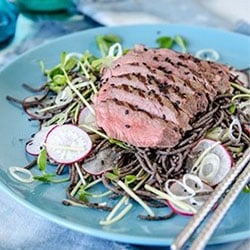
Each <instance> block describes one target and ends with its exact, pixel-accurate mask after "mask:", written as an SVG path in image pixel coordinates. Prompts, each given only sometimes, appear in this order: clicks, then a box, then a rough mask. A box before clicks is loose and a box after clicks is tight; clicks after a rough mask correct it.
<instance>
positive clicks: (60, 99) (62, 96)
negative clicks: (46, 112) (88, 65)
mask: <svg viewBox="0 0 250 250" xmlns="http://www.w3.org/2000/svg"><path fill="white" fill-rule="evenodd" d="M72 100H73V94H72V91H71V89H70V87H68V86H67V87H66V88H65V89H64V90H62V91H61V92H59V93H58V94H57V96H56V99H55V104H56V105H57V106H64V105H66V104H68V103H70V102H71V101H72Z"/></svg>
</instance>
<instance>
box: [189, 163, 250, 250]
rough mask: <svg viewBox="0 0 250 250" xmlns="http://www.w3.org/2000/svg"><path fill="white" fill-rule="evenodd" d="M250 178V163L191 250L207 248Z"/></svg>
mask: <svg viewBox="0 0 250 250" xmlns="http://www.w3.org/2000/svg"><path fill="white" fill-rule="evenodd" d="M249 178H250V163H249V164H248V165H247V167H246V168H245V169H244V170H243V172H242V173H241V174H240V175H239V177H238V178H237V180H236V182H235V183H234V184H233V186H232V188H231V189H230V191H229V192H228V193H227V195H226V196H225V198H224V199H223V201H222V202H221V203H220V204H219V206H218V207H217V208H216V210H215V212H214V213H213V214H212V216H211V218H209V221H208V222H207V223H206V225H205V226H204V228H203V229H202V230H201V232H200V233H199V235H198V236H197V237H196V239H195V240H194V241H193V243H192V245H191V246H190V248H189V249H190V250H196V249H203V248H204V247H205V246H206V243H207V242H208V240H209V239H210V237H211V236H212V234H213V232H214V231H215V229H216V228H217V226H218V225H219V223H220V221H221V220H222V219H223V217H224V215H225V214H226V212H227V211H228V209H229V208H230V207H231V205H232V204H233V202H234V201H235V199H236V198H237V196H238V194H239V193H240V192H241V191H242V189H243V187H244V186H245V184H246V183H247V181H248V180H249Z"/></svg>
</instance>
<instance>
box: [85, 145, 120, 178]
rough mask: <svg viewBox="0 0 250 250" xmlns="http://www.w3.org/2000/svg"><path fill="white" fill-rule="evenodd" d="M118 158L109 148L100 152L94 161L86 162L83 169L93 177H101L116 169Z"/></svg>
mask: <svg viewBox="0 0 250 250" xmlns="http://www.w3.org/2000/svg"><path fill="white" fill-rule="evenodd" d="M116 157H117V154H116V153H115V152H114V151H113V150H111V149H109V148H107V149H104V150H101V151H99V152H98V153H97V155H96V158H95V159H94V160H92V161H88V162H84V163H83V165H82V167H83V168H84V170H85V171H86V172H88V173H89V174H91V175H101V174H103V173H105V172H107V171H110V170H112V169H113V168H114V166H115V164H114V161H115V159H116Z"/></svg>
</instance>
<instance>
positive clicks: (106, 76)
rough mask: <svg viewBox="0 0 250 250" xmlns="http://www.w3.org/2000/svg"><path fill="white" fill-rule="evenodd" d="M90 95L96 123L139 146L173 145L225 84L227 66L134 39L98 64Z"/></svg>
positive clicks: (112, 134)
mask: <svg viewBox="0 0 250 250" xmlns="http://www.w3.org/2000/svg"><path fill="white" fill-rule="evenodd" d="M101 81H102V87H101V89H100V91H99V92H98V95H97V96H96V98H95V100H94V107H95V111H96V119H97V124H98V126H99V127H101V128H103V129H104V131H105V132H106V133H107V134H108V135H109V136H110V137H113V138H116V139H119V140H122V141H125V142H128V143H130V144H132V145H134V146H139V147H173V146H175V145H176V144H177V143H178V142H179V140H180V139H181V137H182V136H183V134H184V133H185V132H186V131H188V130H190V129H191V126H190V122H191V121H192V120H194V119H195V117H196V116H197V114H199V113H202V112H204V111H206V109H207V107H208V103H209V102H210V101H213V99H214V98H215V96H216V95H218V94H222V93H225V92H226V91H227V90H228V89H229V70H228V68H227V67H225V66H223V65H220V64H217V63H213V62H207V61H202V60H199V59H197V58H194V57H193V56H191V55H188V54H180V53H177V52H174V51H172V50H168V49H145V47H144V46H142V45H137V46H135V48H134V49H133V50H131V51H130V52H129V53H127V54H126V55H125V56H122V57H120V58H119V59H117V60H116V61H115V62H113V64H112V65H111V67H110V68H105V69H104V70H103V76H102V79H101Z"/></svg>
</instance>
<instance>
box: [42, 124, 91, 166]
mask: <svg viewBox="0 0 250 250" xmlns="http://www.w3.org/2000/svg"><path fill="white" fill-rule="evenodd" d="M45 146H46V149H47V153H48V155H49V157H50V158H51V159H53V160H54V161H55V162H57V163H62V164H71V163H74V162H79V161H81V160H82V159H83V158H84V157H86V156H87V154H88V153H89V152H90V150H91V147H92V142H91V140H90V137H89V136H88V134H87V133H86V132H85V131H83V130H82V129H80V128H79V127H77V126H75V125H72V124H65V125H61V126H56V127H55V128H53V129H52V130H51V131H50V132H49V133H48V135H47V138H46V140H45Z"/></svg>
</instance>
